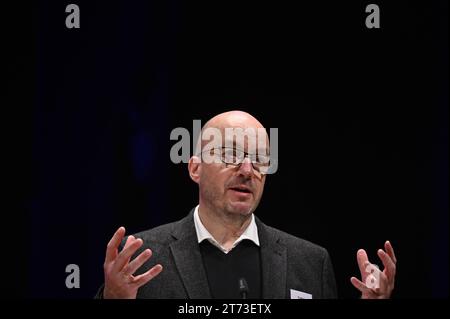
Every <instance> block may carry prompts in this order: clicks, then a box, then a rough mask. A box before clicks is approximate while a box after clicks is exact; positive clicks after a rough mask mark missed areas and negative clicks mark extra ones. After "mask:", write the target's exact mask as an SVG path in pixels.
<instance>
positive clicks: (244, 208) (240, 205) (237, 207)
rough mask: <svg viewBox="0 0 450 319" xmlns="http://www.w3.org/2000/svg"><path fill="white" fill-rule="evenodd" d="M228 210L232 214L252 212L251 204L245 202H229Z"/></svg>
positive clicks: (243, 214) (245, 214)
mask: <svg viewBox="0 0 450 319" xmlns="http://www.w3.org/2000/svg"><path fill="white" fill-rule="evenodd" d="M228 211H229V212H230V213H232V214H238V215H242V216H247V215H250V214H251V213H252V212H253V206H252V205H251V204H250V203H246V202H231V203H229V204H228Z"/></svg>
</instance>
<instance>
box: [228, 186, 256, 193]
mask: <svg viewBox="0 0 450 319" xmlns="http://www.w3.org/2000/svg"><path fill="white" fill-rule="evenodd" d="M230 189H231V190H233V191H235V192H238V193H242V194H251V193H252V191H251V190H250V189H249V188H247V187H244V186H235V187H230Z"/></svg>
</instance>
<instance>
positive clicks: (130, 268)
mask: <svg viewBox="0 0 450 319" xmlns="http://www.w3.org/2000/svg"><path fill="white" fill-rule="evenodd" d="M151 256H152V251H151V250H150V249H146V250H144V251H143V252H142V253H140V254H139V256H137V257H136V258H134V259H133V260H132V261H131V262H130V263H129V264H128V265H127V266H125V268H124V270H123V272H124V273H126V274H128V275H133V274H134V273H135V272H136V270H138V269H139V268H140V267H141V266H142V265H143V264H144V263H145V262H146V261H147V260H148V259H149V258H150V257H151Z"/></svg>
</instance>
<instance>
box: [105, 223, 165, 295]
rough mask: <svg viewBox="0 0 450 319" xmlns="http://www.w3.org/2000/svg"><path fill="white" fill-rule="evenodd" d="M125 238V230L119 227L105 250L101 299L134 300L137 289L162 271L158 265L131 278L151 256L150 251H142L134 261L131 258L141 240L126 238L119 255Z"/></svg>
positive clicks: (139, 245) (140, 244) (131, 237)
mask: <svg viewBox="0 0 450 319" xmlns="http://www.w3.org/2000/svg"><path fill="white" fill-rule="evenodd" d="M124 236H125V228H124V227H120V228H119V229H118V230H117V231H116V232H115V234H114V236H113V237H112V238H111V240H110V241H109V243H108V246H107V248H106V257H105V263H104V265H103V269H104V272H105V288H104V290H103V298H105V299H113V298H121V299H134V298H136V295H137V291H138V288H139V287H141V286H143V285H145V284H146V283H147V282H148V281H150V280H151V279H153V278H154V277H156V276H157V275H159V273H160V272H161V271H162V266H161V265H160V264H158V265H156V266H154V267H152V268H151V269H149V270H148V271H147V272H145V273H143V274H141V275H139V276H133V274H134V273H135V272H136V270H138V269H139V268H140V267H141V266H142V265H143V264H144V263H145V262H146V261H147V260H148V259H149V258H150V257H151V255H152V251H151V250H150V249H146V250H144V251H143V252H142V253H140V254H139V255H138V256H137V257H136V258H135V259H133V260H132V261H130V258H131V256H133V254H134V253H135V252H136V251H137V250H138V249H139V248H140V247H141V246H142V244H143V242H142V239H140V238H138V239H136V238H134V237H133V236H128V238H127V241H126V243H125V246H124V248H123V249H122V251H121V252H120V253H119V251H118V249H119V245H120V243H121V242H122V239H123V237H124Z"/></svg>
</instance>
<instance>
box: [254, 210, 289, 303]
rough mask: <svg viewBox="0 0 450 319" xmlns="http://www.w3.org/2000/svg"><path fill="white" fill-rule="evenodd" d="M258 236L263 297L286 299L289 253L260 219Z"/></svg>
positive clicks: (257, 221) (257, 222)
mask: <svg viewBox="0 0 450 319" xmlns="http://www.w3.org/2000/svg"><path fill="white" fill-rule="evenodd" d="M256 224H257V226H258V236H259V241H260V247H261V263H262V265H261V269H262V297H263V298H264V299H280V298H281V299H284V298H286V293H287V288H286V273H287V252H286V247H285V246H284V245H282V244H281V243H280V241H279V238H278V237H277V236H276V235H275V233H274V232H272V231H271V230H270V229H269V228H268V227H267V226H266V225H264V224H263V223H262V222H261V221H260V220H259V219H258V218H256Z"/></svg>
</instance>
